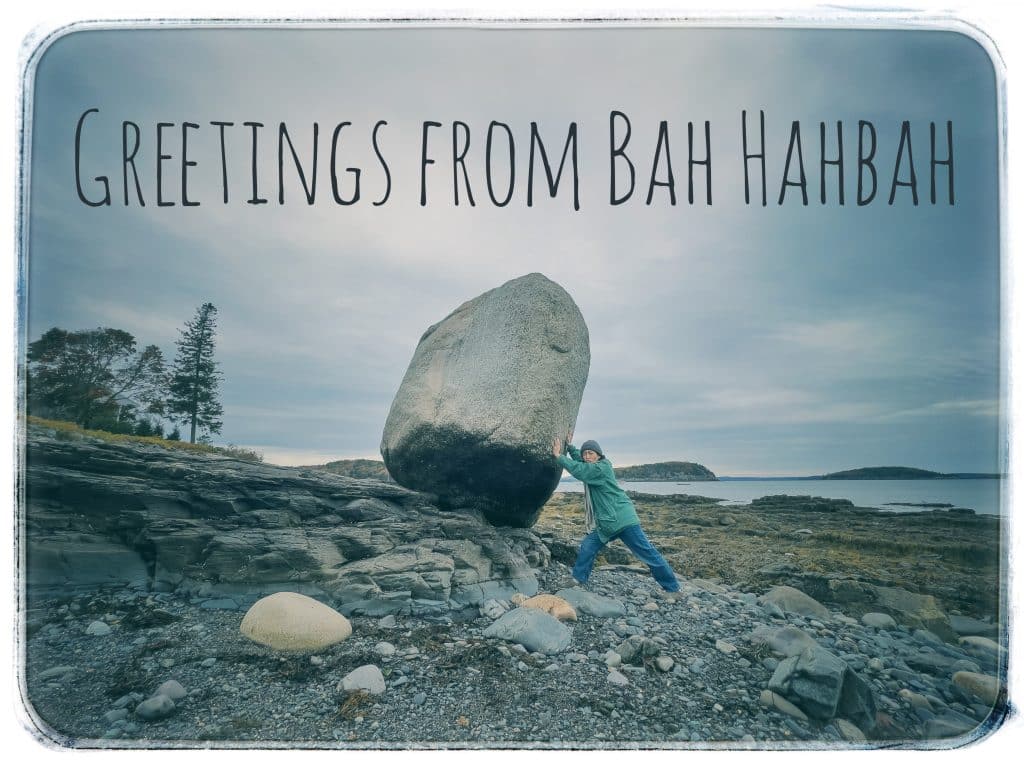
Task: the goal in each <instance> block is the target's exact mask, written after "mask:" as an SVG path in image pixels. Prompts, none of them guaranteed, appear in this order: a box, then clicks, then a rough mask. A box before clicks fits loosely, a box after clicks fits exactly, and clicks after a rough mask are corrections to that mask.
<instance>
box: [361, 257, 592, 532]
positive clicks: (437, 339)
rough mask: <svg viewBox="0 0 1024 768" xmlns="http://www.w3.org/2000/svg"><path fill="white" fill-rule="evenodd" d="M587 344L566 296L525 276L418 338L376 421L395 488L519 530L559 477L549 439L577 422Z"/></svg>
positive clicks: (578, 317)
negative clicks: (386, 410)
mask: <svg viewBox="0 0 1024 768" xmlns="http://www.w3.org/2000/svg"><path fill="white" fill-rule="evenodd" d="M589 368H590V337H589V332H588V330H587V326H586V323H585V322H584V321H583V315H582V314H581V313H580V310H579V308H578V307H577V306H576V303H575V302H574V301H573V300H572V297H571V296H570V295H569V294H568V293H566V291H565V290H564V289H563V288H562V287H561V286H559V285H558V284H557V283H554V282H552V281H551V280H549V279H548V278H546V277H545V276H544V275H541V274H539V273H532V274H529V275H525V276H523V277H520V278H517V279H515V280H511V281H509V282H507V283H505V284H504V285H501V286H499V287H497V288H494V289H492V290H490V291H487V292H486V293H484V294H482V295H480V296H478V297H476V298H475V299H471V300H470V301H467V302H465V303H464V304H462V305H461V306H459V307H458V308H457V309H455V310H454V311H453V312H452V313H451V314H450V315H448V316H447V317H446V318H444V319H443V320H441V321H440V322H439V323H436V324H435V325H432V326H431V327H430V328H428V329H427V331H426V332H425V333H424V334H423V336H422V338H420V341H419V344H418V345H417V347H416V351H415V353H414V354H413V358H412V361H411V362H410V363H409V368H408V370H407V371H406V374H405V378H404V379H403V380H402V383H401V386H400V387H399V389H398V393H397V394H396V395H395V399H394V402H393V403H392V405H391V410H390V412H389V413H388V418H387V422H386V423H385V426H384V435H383V439H382V441H381V455H382V456H383V458H384V463H385V465H386V466H387V469H388V472H390V473H391V476H392V477H393V478H394V479H395V481H396V482H398V483H399V484H400V485H402V486H405V487H406V488H411V489H414V490H418V491H424V492H427V493H432V494H436V495H437V497H438V499H439V501H440V504H441V505H442V506H443V507H446V508H449V509H455V508H460V507H475V508H477V509H479V510H480V511H482V512H483V513H484V516H485V517H486V518H487V520H488V521H489V522H491V523H492V524H493V525H508V526H516V527H524V528H526V527H529V526H531V525H533V523H534V522H536V520H537V516H538V514H539V511H540V508H541V507H542V506H543V504H544V502H546V501H547V500H548V498H549V497H550V496H551V494H552V492H553V491H554V490H555V487H556V486H557V484H558V480H559V478H560V477H561V475H562V470H561V468H560V467H559V466H558V464H557V463H556V462H555V460H554V458H553V457H552V456H551V442H552V440H554V438H556V437H563V438H564V437H565V436H566V435H567V434H568V432H569V430H570V429H571V428H572V427H573V426H574V425H575V423H576V415H577V413H578V411H579V407H580V401H581V400H582V398H583V388H584V386H585V385H586V382H587V373H588V371H589Z"/></svg>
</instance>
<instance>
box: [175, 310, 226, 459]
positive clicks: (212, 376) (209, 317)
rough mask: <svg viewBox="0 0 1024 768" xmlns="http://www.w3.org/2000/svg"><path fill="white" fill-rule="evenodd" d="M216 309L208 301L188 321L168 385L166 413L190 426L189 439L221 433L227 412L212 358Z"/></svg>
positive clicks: (218, 374) (218, 376)
mask: <svg viewBox="0 0 1024 768" xmlns="http://www.w3.org/2000/svg"><path fill="white" fill-rule="evenodd" d="M216 328H217V308H216V307H215V306H213V304H211V303H209V302H207V303H205V304H203V305H202V306H201V307H199V309H198V310H196V315H195V317H194V318H193V319H192V320H190V321H189V322H187V323H185V327H184V328H183V329H182V331H181V338H180V339H179V340H178V352H177V354H176V355H175V358H174V368H173V370H172V371H171V378H170V382H169V384H168V390H169V391H168V398H167V413H168V416H169V417H170V418H171V419H173V420H174V421H178V422H180V423H182V424H188V425H190V427H191V434H190V437H189V442H190V443H194V442H195V441H196V430H197V429H198V430H200V436H201V437H206V436H208V435H209V434H217V433H219V432H220V428H221V421H220V419H219V417H220V416H221V415H222V414H223V413H224V409H223V408H222V407H221V405H220V401H219V393H218V388H219V385H220V379H221V374H220V371H219V370H217V363H216V362H214V359H213V342H214V333H215V332H216Z"/></svg>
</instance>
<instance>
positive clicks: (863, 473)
mask: <svg viewBox="0 0 1024 768" xmlns="http://www.w3.org/2000/svg"><path fill="white" fill-rule="evenodd" d="M300 469H316V470H319V471H321V472H331V473H333V474H336V475H345V476H346V477H355V478H359V479H365V480H382V481H384V482H386V483H393V482H394V480H393V479H392V477H391V475H390V474H388V470H387V468H386V467H385V466H384V462H383V461H375V460H373V459H339V460H338V461H331V462H328V463H327V464H317V465H309V466H303V467H300ZM615 476H616V477H617V478H618V479H619V480H626V481H629V482H633V483H643V482H663V483H666V482H668V483H671V482H688V483H689V482H702V481H709V480H713V481H718V480H998V479H1000V478H1001V477H1002V475H999V474H986V473H982V472H954V473H942V472H932V471H930V470H927V469H916V468H915V467H861V468H859V469H846V470H843V471H842V472H830V473H828V474H826V475H804V476H800V477H795V476H794V477H788V476H787V477H772V476H758V477H731V476H730V477H721V478H719V477H717V476H716V475H715V473H714V472H712V471H711V470H710V469H708V468H707V467H705V466H704V465H703V464H696V463H694V462H692V461H660V462H656V463H654V464H637V465H633V466H628V467H616V468H615ZM562 480H563V482H564V481H571V480H572V478H571V477H564V478H562Z"/></svg>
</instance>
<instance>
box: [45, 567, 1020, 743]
mask: <svg viewBox="0 0 1024 768" xmlns="http://www.w3.org/2000/svg"><path fill="white" fill-rule="evenodd" d="M571 583H572V580H571V578H570V577H569V575H568V573H567V570H566V568H565V567H564V566H562V565H561V564H558V563H556V564H554V565H553V566H551V567H549V568H548V569H545V570H544V571H543V572H542V573H540V574H539V587H540V589H541V590H542V591H544V592H556V591H559V590H562V589H564V588H566V587H567V585H569V584H571ZM589 586H590V590H589V592H590V594H591V595H596V598H591V599H590V601H589V602H590V604H591V608H592V609H594V606H595V605H596V606H597V608H596V609H595V610H596V611H597V613H600V614H602V615H594V614H593V613H588V612H587V611H586V610H584V609H583V608H582V607H580V608H579V609H578V610H577V613H578V616H579V618H578V620H577V621H576V622H566V624H565V627H566V629H567V630H568V631H569V633H570V635H571V639H570V641H569V642H568V644H567V645H566V647H565V648H564V649H563V650H560V651H552V650H551V649H549V650H548V652H541V651H537V650H531V648H530V647H528V646H527V645H524V644H523V640H525V641H526V642H527V643H531V642H532V641H531V640H530V639H529V638H526V637H524V638H521V639H517V638H515V637H513V638H511V639H507V640H506V639H500V638H498V637H488V636H487V635H488V629H489V628H490V627H492V626H494V625H495V624H496V623H497V621H498V620H500V618H501V614H502V613H504V612H506V611H508V610H509V609H510V608H511V606H510V605H509V603H508V602H507V601H498V600H493V601H491V602H490V603H489V604H487V605H485V606H482V607H481V613H480V615H479V616H478V617H477V618H475V619H471V620H452V619H451V618H450V617H435V618H432V619H427V618H422V617H414V616H409V615H387V616H382V617H377V618H374V617H358V616H354V617H351V622H352V627H353V633H352V636H351V637H349V638H348V639H346V640H345V641H343V642H341V643H338V644H336V645H333V646H331V647H329V648H325V649H323V650H320V651H317V652H314V653H295V652H291V653H289V652H280V651H274V650H272V649H269V648H266V647H264V646H261V645H257V644H256V643H254V642H252V641H250V640H248V639H247V638H245V637H243V636H242V634H241V633H240V632H239V625H240V623H241V619H242V616H243V613H244V609H245V608H246V606H245V605H244V604H242V605H239V604H237V603H236V604H235V605H231V604H229V601H227V600H225V599H220V600H211V599H205V598H199V597H194V598H185V597H182V596H180V595H174V594H167V593H156V594H152V593H148V594H147V593H143V592H139V591H132V590H110V591H102V592H97V593H93V594H89V595H81V596H79V597H77V598H74V599H71V600H65V599H53V600H48V601H45V602H43V603H42V604H39V605H37V606H36V607H35V608H33V610H32V614H31V616H30V619H29V624H28V633H29V638H28V641H27V648H26V651H27V668H26V690H27V692H28V704H29V705H30V707H31V709H32V710H34V712H35V713H36V718H35V721H36V724H37V725H38V726H39V727H40V729H41V730H42V732H43V733H44V734H46V735H47V736H48V737H49V738H51V739H52V740H53V741H55V742H56V743H59V744H63V745H66V746H91V745H100V744H102V745H104V746H108V747H116V746H157V745H171V744H174V745H192V746H200V745H205V746H210V745H216V744H239V743H253V742H255V743H258V744H260V745H263V746H273V745H282V746H283V745H288V746H296V745H300V744H308V745H317V746H328V747H330V746H337V747H346V746H349V747H361V748H375V749H381V748H384V749H387V748H401V747H412V746H416V747H425V748H450V747H481V748H482V747H499V748H504V747H531V746H538V747H539V746H542V747H547V748H570V747H571V748H577V747H583V748H586V747H594V748H613V747H614V748H628V747H645V748H649V747H650V748H676V747H716V748H721V747H729V748H754V747H760V748H772V747H780V746H785V747H789V748H793V747H814V746H817V747H823V746H824V747H827V746H832V747H839V746H842V747H849V746H867V745H876V746H883V745H905V746H913V747H917V746H920V745H921V743H922V742H933V743H934V742H940V743H942V744H943V745H949V746H952V745H955V744H959V743H964V742H966V741H970V740H972V739H973V738H976V737H977V736H978V735H980V734H982V733H984V732H985V731H986V730H987V729H989V728H992V727H994V726H995V725H997V724H998V722H999V721H1000V718H1001V717H1002V713H1003V707H1004V706H1005V692H1004V691H1000V690H999V687H998V685H997V686H996V687H995V689H994V690H993V689H992V688H991V681H992V680H995V679H997V678H998V677H999V676H1000V675H1001V674H1002V673H1001V668H1002V665H1003V664H1004V663H1005V652H1004V651H1002V650H1001V649H1000V648H999V646H998V644H997V643H996V642H995V641H993V640H991V639H990V638H983V637H980V636H979V635H978V634H976V633H984V634H986V635H993V634H995V633H996V631H997V628H996V627H995V626H994V625H991V624H985V623H983V622H977V621H966V620H965V621H964V622H962V623H960V622H959V621H957V622H956V623H955V624H954V626H956V627H957V628H958V629H959V630H960V631H963V632H970V633H971V634H970V635H965V636H963V637H961V638H960V642H958V643H956V644H953V643H946V642H944V641H943V640H942V639H940V638H938V637H937V636H936V635H934V633H931V632H929V631H927V630H922V629H910V628H908V627H906V626H902V625H899V624H897V623H896V622H895V620H893V619H892V618H891V617H889V616H886V615H884V614H878V613H876V614H867V615H865V616H863V617H860V618H853V617H848V616H845V615H843V614H841V613H838V612H835V611H826V612H821V608H820V607H819V606H817V605H816V604H815V603H814V601H812V600H811V599H810V598H806V597H800V593H798V592H797V591H796V590H793V591H792V593H790V594H786V595H783V596H782V598H780V597H779V596H778V595H776V599H778V600H780V602H783V604H784V605H786V608H785V609H784V608H782V607H780V606H779V605H778V604H777V603H775V602H772V601H771V600H765V599H763V596H762V599H760V600H759V597H758V596H757V595H754V594H751V593H741V592H737V591H735V590H732V589H730V588H729V587H727V586H725V585H720V584H715V583H713V582H705V581H702V580H697V579H694V580H688V581H685V582H683V588H682V591H681V592H680V594H679V595H677V596H669V595H667V594H666V593H664V592H661V591H660V590H659V589H658V587H657V585H656V584H655V583H654V582H653V581H652V580H651V579H650V578H649V577H648V576H647V575H646V574H644V573H642V572H640V571H639V570H637V569H635V568H633V567H630V566H614V565H612V566H608V565H606V566H602V568H601V569H600V570H598V571H596V572H595V574H594V576H593V578H592V580H591V584H590V585H589ZM563 594H564V595H567V596H568V597H569V598H573V597H575V598H576V602H577V603H581V602H582V601H580V600H579V599H578V598H579V597H580V595H579V593H578V591H577V593H576V594H575V596H574V595H573V593H572V591H571V588H570V591H569V592H564V591H563ZM783 598H784V599H783ZM518 610H521V611H522V610H530V609H518ZM506 615H507V614H506ZM495 616H497V617H498V619H495V618H494V617H495ZM551 621H555V620H554V619H551ZM556 623H557V622H556ZM808 648H809V649H811V650H810V651H807V650H806V649H808ZM801 654H803V655H801ZM814 654H817V656H815V655H814ZM799 663H804V665H805V666H807V667H808V670H807V674H805V675H803V676H802V677H801V676H800V675H799V674H796V675H794V672H795V670H794V669H790V671H789V677H788V678H787V677H786V675H784V674H782V672H784V670H783V667H784V665H787V664H788V665H789V666H790V667H795V666H797V665H798V664H799ZM367 665H372V666H374V667H376V668H377V669H378V670H379V671H380V675H381V679H382V680H383V684H384V689H383V691H381V692H379V693H377V694H374V695H371V694H369V693H364V692H362V691H355V692H347V691H345V690H343V687H342V685H341V683H342V681H343V679H344V678H345V676H346V675H349V674H350V673H352V672H353V671H354V670H357V669H359V668H361V667H365V666H367ZM780 670H781V672H780ZM837 671H838V673H839V675H840V679H841V678H842V676H843V675H844V674H847V675H849V674H853V675H855V679H856V680H857V683H856V684H855V685H854V686H853V689H852V690H853V693H844V691H846V690H847V688H848V686H850V682H849V681H844V682H842V683H837V680H836V677H835V673H836V672H837ZM986 681H989V682H986ZM986 686H989V687H986ZM168 689H170V690H175V691H178V692H179V693H180V698H179V699H178V700H177V701H176V702H175V704H174V707H173V708H172V709H171V710H170V711H169V712H166V713H163V714H161V715H160V716H158V717H153V718H150V715H148V714H146V713H144V712H139V711H138V708H139V705H140V704H141V703H142V702H143V701H145V700H147V699H149V698H151V697H152V696H153V695H154V694H155V693H156V692H157V691H158V690H168ZM780 691H785V692H784V693H782V692H780ZM851 696H852V697H853V698H854V703H853V704H852V705H847V706H845V714H844V711H843V708H844V704H843V703H842V700H843V698H844V697H851ZM830 707H831V709H830ZM829 714H831V716H828V715H829Z"/></svg>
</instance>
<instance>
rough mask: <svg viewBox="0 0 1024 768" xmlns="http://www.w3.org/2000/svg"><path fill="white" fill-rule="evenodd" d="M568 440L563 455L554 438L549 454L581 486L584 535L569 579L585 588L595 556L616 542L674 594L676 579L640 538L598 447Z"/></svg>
mask: <svg viewBox="0 0 1024 768" xmlns="http://www.w3.org/2000/svg"><path fill="white" fill-rule="evenodd" d="M570 440H572V432H570V433H569V436H568V439H567V440H566V443H565V451H564V452H563V450H562V447H563V446H562V440H561V438H555V441H554V442H553V443H552V445H551V451H552V453H553V454H554V456H555V459H556V460H557V461H558V463H559V465H561V467H562V468H563V469H565V470H566V471H567V472H568V473H569V474H570V475H572V476H573V477H575V478H576V479H577V480H579V481H581V482H582V483H583V497H584V504H585V507H586V515H587V531H588V533H587V535H586V536H585V537H584V538H583V541H582V542H580V551H579V554H577V555H576V565H575V566H573V569H572V577H573V578H574V579H575V580H576V581H577V582H579V583H580V584H583V585H586V583H587V580H588V579H589V578H590V571H591V570H592V569H593V567H594V559H595V558H596V557H597V554H598V552H600V551H601V549H602V548H604V546H605V545H606V544H608V542H610V541H613V540H615V539H620V540H621V541H622V543H623V544H625V545H626V546H627V547H628V548H629V550H630V552H632V553H633V554H634V555H636V557H637V558H638V559H639V560H640V561H641V562H643V563H644V564H645V565H646V566H647V567H648V568H650V569H651V575H652V576H653V577H654V580H655V581H657V582H658V584H660V585H661V587H662V589H664V590H665V591H666V592H678V591H679V581H678V580H677V579H676V575H675V574H674V573H673V572H672V568H671V566H669V564H668V563H667V562H666V561H665V558H664V557H662V556H661V553H660V552H658V550H657V549H655V547H654V545H653V544H651V542H650V541H648V540H647V536H646V535H644V532H643V529H642V528H641V527H640V518H639V517H637V514H636V508H635V507H634V506H633V502H632V501H630V499H629V497H628V496H627V495H626V492H625V491H623V490H622V488H620V487H619V483H618V481H617V480H616V479H615V471H614V470H613V469H612V464H611V462H610V461H608V459H607V458H605V456H604V453H603V452H602V451H601V446H600V445H598V444H597V442H596V441H594V440H587V441H586V442H585V443H583V445H582V446H580V447H579V448H578V449H577V448H576V447H575V446H573V445H571V444H570V443H569V441H570ZM566 453H568V455H566Z"/></svg>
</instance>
